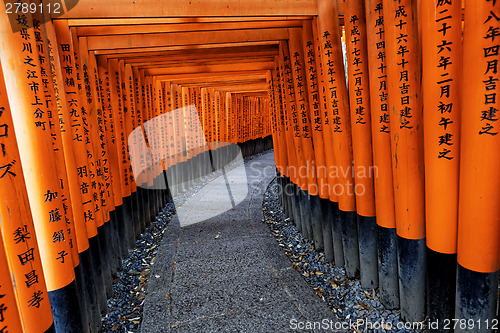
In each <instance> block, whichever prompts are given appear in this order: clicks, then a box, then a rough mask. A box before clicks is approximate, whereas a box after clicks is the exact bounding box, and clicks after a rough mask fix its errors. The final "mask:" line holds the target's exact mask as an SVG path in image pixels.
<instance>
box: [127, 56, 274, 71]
mask: <svg viewBox="0 0 500 333" xmlns="http://www.w3.org/2000/svg"><path fill="white" fill-rule="evenodd" d="M272 61H274V57H273V56H267V57H233V58H229V57H228V58H222V57H221V58H215V59H203V58H201V59H200V58H198V59H191V60H188V61H183V60H177V61H160V62H152V61H144V62H139V63H133V65H134V66H136V67H140V68H144V69H145V68H171V67H205V66H211V65H223V64H225V65H228V66H231V65H233V64H245V63H258V62H272Z"/></svg>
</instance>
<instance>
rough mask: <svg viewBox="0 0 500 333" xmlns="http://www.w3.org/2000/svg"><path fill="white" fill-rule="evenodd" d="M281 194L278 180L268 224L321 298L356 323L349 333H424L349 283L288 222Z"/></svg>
mask: <svg viewBox="0 0 500 333" xmlns="http://www.w3.org/2000/svg"><path fill="white" fill-rule="evenodd" d="M278 191H279V190H278V185H277V182H276V179H275V180H274V181H273V182H272V183H271V184H270V185H269V187H268V189H267V191H266V193H265V194H264V203H263V210H264V221H265V222H266V223H267V224H268V226H269V227H270V228H271V231H272V233H273V235H274V237H275V238H276V240H277V241H278V243H279V245H280V246H281V247H282V248H283V250H284V252H285V253H286V254H287V256H288V257H289V259H290V260H291V261H292V263H293V266H294V267H295V269H296V270H297V271H298V272H299V273H300V274H301V275H302V276H303V278H304V279H305V280H306V281H307V282H308V283H309V285H310V286H311V287H312V288H313V289H314V290H315V291H316V294H317V295H318V297H320V298H321V299H322V300H323V301H324V302H325V303H327V304H328V306H329V307H330V309H331V310H332V311H333V312H334V313H335V314H336V315H337V317H338V318H339V320H340V321H341V322H344V323H350V324H351V323H353V325H350V326H349V332H375V333H378V332H398V333H399V332H401V333H408V332H415V333H421V332H424V331H423V330H418V329H411V328H409V327H405V326H404V325H405V323H404V322H402V321H401V318H400V313H399V311H391V310H387V309H385V308H384V306H383V305H382V304H381V303H380V300H379V293H378V291H365V290H363V289H362V288H361V283H360V282H359V281H357V280H349V279H348V278H347V276H346V274H345V270H344V269H343V268H339V267H335V266H334V265H333V264H331V263H330V262H328V261H327V260H326V259H325V256H324V254H323V253H322V252H318V251H316V250H315V249H314V248H313V246H312V244H311V242H309V240H307V239H304V237H302V235H301V234H300V233H299V232H298V231H297V229H296V228H295V226H294V225H293V223H291V222H288V221H286V220H285V217H284V214H283V210H282V208H281V206H280V204H279V200H278ZM357 324H359V325H357ZM370 324H372V325H373V328H372V329H371V328H370V326H369V325H370ZM375 325H378V326H375ZM410 325H411V324H410Z"/></svg>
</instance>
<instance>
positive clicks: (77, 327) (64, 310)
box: [49, 280, 87, 332]
mask: <svg viewBox="0 0 500 333" xmlns="http://www.w3.org/2000/svg"><path fill="white" fill-rule="evenodd" d="M78 297H79V295H78V288H77V286H76V282H75V280H73V282H71V283H70V284H68V285H67V286H66V287H64V288H61V289H58V290H54V291H49V300H50V307H51V309H52V317H53V318H54V327H55V330H56V332H86V331H87V330H86V326H85V325H84V323H83V322H82V317H81V311H82V310H83V309H81V308H80V303H79V301H78Z"/></svg>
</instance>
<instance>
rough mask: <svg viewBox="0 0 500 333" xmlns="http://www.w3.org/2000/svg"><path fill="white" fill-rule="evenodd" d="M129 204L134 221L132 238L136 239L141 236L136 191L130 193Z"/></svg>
mask: <svg viewBox="0 0 500 333" xmlns="http://www.w3.org/2000/svg"><path fill="white" fill-rule="evenodd" d="M130 204H131V207H132V212H131V214H132V215H131V216H132V221H134V238H135V240H137V239H139V238H140V237H141V219H140V217H139V201H138V199H137V191H135V192H132V194H131V195H130ZM134 247H135V241H134Z"/></svg>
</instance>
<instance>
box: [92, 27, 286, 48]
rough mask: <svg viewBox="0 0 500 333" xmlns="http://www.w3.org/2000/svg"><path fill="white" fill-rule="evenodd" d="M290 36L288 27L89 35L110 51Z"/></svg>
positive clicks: (93, 46) (94, 44) (280, 38)
mask: <svg viewBox="0 0 500 333" xmlns="http://www.w3.org/2000/svg"><path fill="white" fill-rule="evenodd" d="M286 39H288V28H271V29H248V30H231V31H224V30H222V31H197V32H172V33H155V34H138V35H114V36H90V37H87V42H88V49H89V50H111V49H130V48H147V47H161V46H165V45H169V46H185V45H197V44H205V45H209V44H219V43H241V42H259V41H278V40H286Z"/></svg>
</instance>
